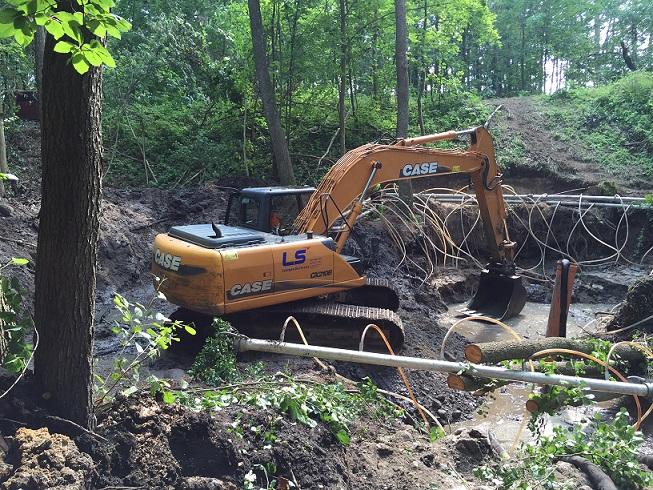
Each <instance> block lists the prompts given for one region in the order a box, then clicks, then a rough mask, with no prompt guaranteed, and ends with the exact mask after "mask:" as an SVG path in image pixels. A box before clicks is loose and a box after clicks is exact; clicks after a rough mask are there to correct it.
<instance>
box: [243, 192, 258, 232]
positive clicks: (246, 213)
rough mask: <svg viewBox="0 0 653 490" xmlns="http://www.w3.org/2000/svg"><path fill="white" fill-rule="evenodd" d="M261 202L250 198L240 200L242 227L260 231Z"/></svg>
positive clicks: (245, 197) (244, 197)
mask: <svg viewBox="0 0 653 490" xmlns="http://www.w3.org/2000/svg"><path fill="white" fill-rule="evenodd" d="M259 208H260V204H259V202H258V201H257V200H256V199H254V198H252V197H248V196H241V198H240V221H241V222H240V223H239V224H240V225H241V226H246V227H247V228H254V229H258V215H259Z"/></svg>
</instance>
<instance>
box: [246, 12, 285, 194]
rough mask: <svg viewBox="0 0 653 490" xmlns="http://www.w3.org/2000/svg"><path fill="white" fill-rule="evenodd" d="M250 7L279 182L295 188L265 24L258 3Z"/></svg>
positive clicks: (258, 65) (256, 59)
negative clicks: (280, 117) (267, 50)
mask: <svg viewBox="0 0 653 490" xmlns="http://www.w3.org/2000/svg"><path fill="white" fill-rule="evenodd" d="M247 4H248V6H249V24H250V27H251V30H252V45H253V47H254V63H255V64H256V78H257V80H258V85H259V90H260V92H261V99H262V101H263V112H265V119H266V121H267V123H268V129H269V131H270V139H271V143H272V153H273V154H274V160H275V162H276V165H277V171H278V173H279V181H280V182H281V184H283V185H289V184H294V183H295V175H294V173H293V168H292V162H291V161H290V154H289V152H288V143H287V142H286V135H285V133H284V131H283V128H282V127H281V121H280V120H279V111H278V109H277V101H276V97H275V94H274V88H273V87H272V81H271V80H270V72H269V70H268V58H267V54H266V53H265V33H264V32H263V21H262V19H261V5H260V3H259V0H247Z"/></svg>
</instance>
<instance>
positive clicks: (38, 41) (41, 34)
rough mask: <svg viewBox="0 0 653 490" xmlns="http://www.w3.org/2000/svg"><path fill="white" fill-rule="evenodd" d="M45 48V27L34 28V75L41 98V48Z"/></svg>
mask: <svg viewBox="0 0 653 490" xmlns="http://www.w3.org/2000/svg"><path fill="white" fill-rule="evenodd" d="M44 49H45V29H44V28H43V26H38V27H37V28H36V36H35V37H34V77H35V78H36V92H37V94H38V98H39V101H40V100H41V85H42V84H43V82H42V80H43V50H44Z"/></svg>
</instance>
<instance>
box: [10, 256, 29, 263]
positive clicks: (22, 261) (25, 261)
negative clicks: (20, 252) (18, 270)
mask: <svg viewBox="0 0 653 490" xmlns="http://www.w3.org/2000/svg"><path fill="white" fill-rule="evenodd" d="M10 263H11V265H27V264H29V260H27V259H22V258H17V257H13V258H12V259H11V262H10Z"/></svg>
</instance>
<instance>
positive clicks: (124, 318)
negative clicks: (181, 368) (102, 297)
mask: <svg viewBox="0 0 653 490" xmlns="http://www.w3.org/2000/svg"><path fill="white" fill-rule="evenodd" d="M160 296H161V293H158V296H157V297H160ZM154 299H155V298H153V299H152V301H150V303H149V304H148V305H142V304H140V303H130V302H129V301H128V300H127V299H125V298H124V297H123V296H121V295H120V294H116V295H115V296H114V298H113V303H114V305H115V307H116V310H117V311H118V313H119V314H120V318H119V319H118V320H116V321H115V322H114V326H113V327H112V329H111V330H112V332H113V333H114V334H115V335H116V336H117V337H118V340H119V342H120V346H121V349H120V352H119V353H118V355H117V356H116V357H115V359H114V361H113V366H112V369H111V372H110V373H109V374H108V375H107V376H106V377H105V378H101V377H100V376H97V375H96V386H95V389H96V393H97V401H96V405H100V404H101V403H102V402H103V401H104V400H106V399H107V397H108V396H109V395H111V394H113V393H114V391H119V392H120V393H122V394H123V395H130V394H132V393H134V392H136V390H137V389H138V384H139V382H140V381H141V379H140V368H141V365H142V364H143V363H144V362H145V361H148V360H152V359H154V358H156V357H158V356H159V355H160V354H161V351H164V350H166V349H168V348H169V347H170V345H171V344H172V342H179V340H180V339H179V334H178V332H179V331H180V330H181V329H184V330H185V331H186V332H187V333H188V334H190V335H195V330H194V329H193V328H192V327H190V326H188V325H184V324H182V323H181V322H179V321H175V322H172V321H171V320H170V319H168V318H166V317H165V316H164V315H162V314H161V313H159V312H156V311H154V310H153V308H152V305H153V303H154ZM147 381H148V383H149V385H150V389H151V391H152V392H155V393H156V392H162V394H163V397H164V400H166V398H167V401H170V402H172V401H173V398H171V397H172V395H171V394H170V393H169V392H168V391H167V388H168V387H169V386H168V384H167V383H166V382H164V381H161V380H159V379H157V378H155V377H150V378H149V379H148V380H147Z"/></svg>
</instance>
